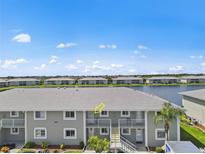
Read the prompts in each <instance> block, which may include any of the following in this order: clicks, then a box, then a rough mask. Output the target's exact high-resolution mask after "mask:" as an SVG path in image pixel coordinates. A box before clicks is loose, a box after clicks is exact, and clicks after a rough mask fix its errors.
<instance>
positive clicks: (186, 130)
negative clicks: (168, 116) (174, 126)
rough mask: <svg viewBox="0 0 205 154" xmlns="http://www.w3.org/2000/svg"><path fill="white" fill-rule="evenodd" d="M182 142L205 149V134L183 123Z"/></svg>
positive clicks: (181, 125) (181, 126)
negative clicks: (189, 142)
mask: <svg viewBox="0 0 205 154" xmlns="http://www.w3.org/2000/svg"><path fill="white" fill-rule="evenodd" d="M180 128H181V140H182V141H191V142H192V143H193V144H195V145H196V146H197V147H200V148H204V147H205V133H204V132H202V131H201V130H200V129H198V128H196V127H194V126H192V125H189V124H186V123H183V122H182V123H181V124H180Z"/></svg>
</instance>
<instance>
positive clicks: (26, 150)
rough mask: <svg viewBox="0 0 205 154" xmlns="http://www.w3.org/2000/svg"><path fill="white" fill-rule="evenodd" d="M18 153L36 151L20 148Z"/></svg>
mask: <svg viewBox="0 0 205 154" xmlns="http://www.w3.org/2000/svg"><path fill="white" fill-rule="evenodd" d="M18 153H36V151H35V150H32V149H21V150H20V151H19V152H18Z"/></svg>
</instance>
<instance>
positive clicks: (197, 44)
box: [0, 0, 205, 76]
mask: <svg viewBox="0 0 205 154" xmlns="http://www.w3.org/2000/svg"><path fill="white" fill-rule="evenodd" d="M155 73H205V1H204V0H197V1H194V0H189V1H187V0H180V1H179V0H166V1H164V0H52V1H51V0H21V1H19V0H0V76H11V75H104V74H155Z"/></svg>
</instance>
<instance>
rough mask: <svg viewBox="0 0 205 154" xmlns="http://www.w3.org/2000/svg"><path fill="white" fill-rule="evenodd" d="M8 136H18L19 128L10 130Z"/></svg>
mask: <svg viewBox="0 0 205 154" xmlns="http://www.w3.org/2000/svg"><path fill="white" fill-rule="evenodd" d="M10 134H12V135H18V134H19V128H11V129H10Z"/></svg>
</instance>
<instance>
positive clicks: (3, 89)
mask: <svg viewBox="0 0 205 154" xmlns="http://www.w3.org/2000/svg"><path fill="white" fill-rule="evenodd" d="M9 89H12V88H11V87H5V88H0V92H1V91H5V90H9Z"/></svg>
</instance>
